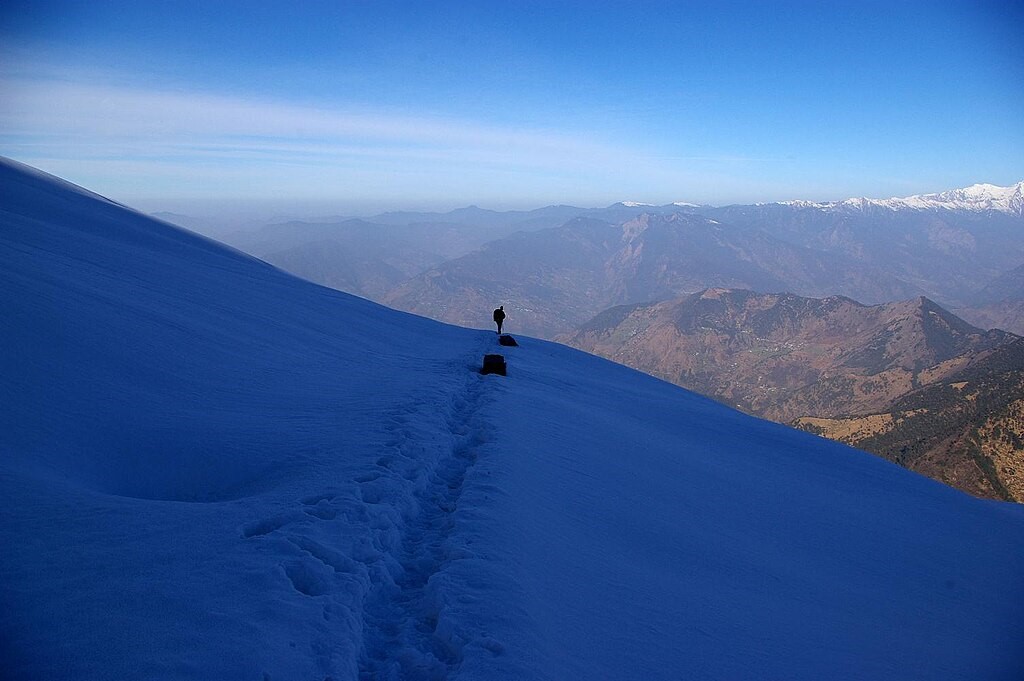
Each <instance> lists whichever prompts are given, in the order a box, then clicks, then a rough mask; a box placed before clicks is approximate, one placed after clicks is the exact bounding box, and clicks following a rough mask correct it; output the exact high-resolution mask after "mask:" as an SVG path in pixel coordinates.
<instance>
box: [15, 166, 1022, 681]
mask: <svg viewBox="0 0 1024 681" xmlns="http://www.w3.org/2000/svg"><path fill="white" fill-rule="evenodd" d="M0 265H2V266H0V309H2V310H3V317H4V323H3V325H2V326H0V399H2V405H0V407H2V409H0V546H2V547H3V550H2V551H0V606H2V607H0V660H3V675H4V678H12V679H35V678H48V679H51V678H74V679H76V680H82V679H114V678H134V679H172V678H173V679H182V678H196V679H274V680H280V679H317V680H320V679H327V678H330V679H333V680H334V681H338V680H340V679H455V678H458V679H551V680H560V679H571V678H580V679H645V680H646V679H680V678H685V679H782V678H785V679H822V678H831V679H915V678H916V679H978V678H985V679H1014V678H1019V673H1020V670H1021V669H1022V668H1024V666H1022V665H1024V654H1022V653H1024V645H1022V643H1024V638H1022V632H1024V626H1022V625H1024V607H1022V606H1024V580H1022V579H1021V578H1020V576H1021V575H1022V574H1024V513H1022V509H1020V508H1018V507H1015V506H1009V505H1003V504H998V503H994V502H985V501H981V500H977V499H974V498H971V497H968V496H966V495H964V494H961V493H959V492H956V491H954V490H952V489H949V488H946V487H944V486H942V485H939V484H937V483H933V482H931V481H929V480H927V479H925V478H922V477H919V476H917V475H915V474H913V473H910V472H907V471H905V470H903V469H900V468H898V467H896V466H893V465H890V464H888V463H885V462H884V461H881V460H879V459H876V458H873V457H871V456H869V455H867V454H862V453H859V452H856V451H854V450H851V449H848V448H845V447H843V446H841V445H838V444H834V443H831V442H828V441H825V440H821V439H818V438H815V437H813V436H810V435H806V434H803V433H799V432H796V431H793V430H790V429H787V428H784V427H782V426H778V425H774V424H771V423H768V422H765V421H759V420H756V419H752V418H750V417H747V416H744V415H742V414H740V413H738V412H735V411H732V410H730V409H727V408H725V407H723V406H721V405H719V404H716V403H713V402H711V401H709V400H706V399H703V398H700V397H698V396H695V395H693V394H691V393H688V392H686V391H683V390H681V389H678V388H675V387H672V386H670V385H668V384H666V383H662V382H660V381H658V380H656V379H653V378H650V377H647V376H644V375H642V374H639V373H636V372H633V371H631V370H629V369H626V368H624V367H621V366H618V365H615V364H612V363H610V362H606V361H603V360H600V359H597V358H594V357H591V356H588V355H585V354H582V353H580V352H577V351H574V350H570V349H568V348H566V347H563V346H559V345H556V344H552V343H546V342H541V341H537V340H533V339H529V338H522V337H521V338H519V341H520V347H518V348H501V350H502V351H504V353H505V355H506V357H507V359H508V362H509V375H508V376H507V377H499V376H481V375H480V374H478V373H477V372H476V371H475V368H476V367H477V366H478V364H479V362H480V359H481V356H482V355H483V354H484V353H486V352H494V351H497V350H498V349H499V346H497V344H496V341H495V336H494V334H493V332H490V331H478V330H471V329H461V328H455V327H451V326H446V325H443V324H440V323H437V322H433V321H429V320H426V319H423V318H419V317H415V316H411V315H407V314H403V313H399V312H395V311H391V310H388V309H385V308H383V307H380V306H378V305H375V304H373V303H370V302H368V301H365V300H362V299H358V298H354V297H352V296H348V295H345V294H343V293H339V292H336V291H331V290H328V289H324V288H320V287H318V286H315V285H313V284H310V283H307V282H304V281H301V280H298V279H295V278H293V277H291V276H289V275H286V274H284V273H282V272H280V271H278V270H276V269H274V268H272V267H270V266H268V265H266V264H264V263H262V262H260V261H258V260H255V259H252V258H250V257H248V256H245V255H242V254H240V253H238V252H236V251H233V250H230V249H227V248H224V247H222V246H220V245H217V244H215V243H213V242H210V241H206V240H203V239H202V238H200V237H197V236H195V235H193V234H191V233H188V232H186V231H184V230H179V229H177V228H174V227H171V226H169V225H167V224H165V223H161V222H158V221H155V220H153V219H150V218H147V217H145V216H143V215H141V214H138V213H136V212H133V211H131V210H128V209H126V208H124V207H121V206H119V205H116V204H114V203H111V202H109V201H107V200H105V199H103V198H101V197H97V196H95V195H93V194H90V193H88V192H86V191H84V190H81V189H78V188H75V187H73V186H70V185H68V184H66V183H62V182H60V181H58V180H56V179H54V178H51V177H49V176H45V175H43V174H41V173H38V172H36V171H32V170H31V169H28V168H26V167H25V166H21V165H20V164H16V163H14V162H11V161H2V162H0ZM487 312H488V310H482V311H481V319H482V320H483V319H484V318H485V317H486V313H487ZM509 322H510V325H511V326H512V330H513V331H514V323H515V320H513V319H510V320H509Z"/></svg>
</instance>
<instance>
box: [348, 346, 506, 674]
mask: <svg viewBox="0 0 1024 681" xmlns="http://www.w3.org/2000/svg"><path fill="white" fill-rule="evenodd" d="M474 359H475V358H474ZM452 370H453V371H460V370H461V371H465V367H452ZM466 376H467V379H466V385H465V387H464V388H463V390H462V391H461V394H458V395H454V396H452V400H451V402H450V403H449V404H448V406H449V409H448V410H447V411H446V412H445V413H443V414H436V413H434V414H424V413H422V411H423V405H424V402H422V401H416V402H413V403H412V404H410V405H407V407H408V408H407V409H404V410H401V411H400V412H399V413H397V414H394V415H392V417H391V419H392V420H393V422H394V424H395V427H394V430H393V432H394V433H395V439H394V441H392V442H391V443H389V445H390V446H391V447H393V449H394V452H393V454H391V455H388V456H384V457H382V458H381V459H380V460H378V462H377V465H378V466H380V467H381V469H382V471H381V472H380V473H379V474H378V473H374V474H371V475H370V476H368V479H366V480H365V481H364V486H376V485H378V484H380V482H381V481H382V480H384V479H387V478H388V477H390V476H399V477H401V478H403V479H406V480H408V479H409V478H410V477H411V478H412V479H413V480H414V481H415V482H417V483H419V484H417V485H416V487H415V488H414V489H413V490H412V495H413V501H412V503H411V504H402V505H400V507H402V506H404V507H407V508H409V509H410V510H411V517H404V518H402V519H401V521H402V524H401V525H400V526H399V527H397V528H394V529H396V530H398V532H397V535H398V540H397V541H396V542H394V544H393V545H391V546H389V547H388V548H389V549H390V554H391V556H392V557H393V558H394V559H395V561H394V562H397V565H398V568H399V570H398V572H397V574H391V573H387V574H385V575H384V578H383V579H382V580H380V581H379V582H377V583H375V584H374V585H373V588H372V590H371V592H370V593H369V594H368V595H367V598H366V605H365V608H364V613H365V614H364V619H363V621H364V627H365V628H364V633H363V651H362V654H361V655H360V674H359V676H360V679H363V680H365V681H375V680H376V679H381V680H383V679H391V678H406V679H444V678H447V677H448V674H449V672H451V671H452V670H454V669H456V668H457V667H458V664H459V662H461V659H462V645H461V644H460V642H459V641H457V640H452V639H450V638H449V639H445V638H443V637H442V636H440V635H439V632H438V619H439V616H440V614H441V613H440V609H441V607H442V604H443V603H444V602H446V601H447V600H449V599H450V598H453V597H454V598H457V597H458V594H452V593H444V592H445V590H446V585H445V584H444V582H443V580H442V579H440V578H439V577H438V576H439V575H440V573H441V572H442V571H443V569H444V567H445V565H446V564H447V563H448V562H449V561H451V560H454V559H458V558H459V557H461V556H463V553H464V552H465V551H467V550H468V547H466V546H464V545H460V544H459V543H458V542H456V541H453V534H454V533H455V532H456V524H457V519H456V511H457V509H458V505H459V499H460V497H461V496H462V492H463V488H464V486H465V484H466V475H467V472H468V471H469V469H470V467H471V466H472V465H473V464H474V463H475V462H476V459H477V457H478V456H479V455H480V450H481V448H482V446H483V445H484V443H485V442H486V432H487V431H488V429H489V428H490V426H489V425H488V423H487V422H486V421H485V420H484V419H483V417H482V416H481V414H480V412H481V407H482V406H483V403H484V399H485V397H484V396H485V389H486V387H487V383H488V382H493V381H494V380H495V379H494V378H493V377H492V378H488V377H485V376H481V375H479V374H478V373H476V372H466ZM438 417H441V418H443V421H444V422H443V423H442V424H441V425H440V428H437V427H435V426H430V427H428V428H427V429H426V432H428V433H429V432H437V431H440V432H448V433H450V434H451V441H450V442H448V443H442V445H441V446H442V450H441V451H440V452H439V455H438V456H437V457H433V456H428V457H424V449H425V448H426V447H429V446H430V444H429V443H425V442H424V438H423V437H422V436H420V435H418V434H417V424H418V423H421V422H422V421H423V420H426V419H430V418H434V419H436V418H438ZM425 458H426V459H427V460H431V461H433V462H434V465H433V467H432V469H431V470H426V471H419V470H417V469H418V468H419V467H420V466H421V465H422V462H423V460H424V459H425ZM362 494H363V499H364V500H365V501H367V502H368V503H370V504H380V503H382V502H386V503H390V500H388V499H386V498H382V496H381V494H380V492H379V491H378V490H377V489H376V488H375V487H370V489H369V491H368V492H367V491H366V488H365V487H364V490H363V492H362ZM391 530H392V528H391V527H387V528H386V529H385V530H383V531H382V534H384V535H386V536H394V533H390V534H389V532H390V531H391ZM392 564H394V563H392ZM431 580H433V583H432V581H431ZM447 588H448V590H450V588H451V587H450V586H448V587H447ZM399 674H400V676H399Z"/></svg>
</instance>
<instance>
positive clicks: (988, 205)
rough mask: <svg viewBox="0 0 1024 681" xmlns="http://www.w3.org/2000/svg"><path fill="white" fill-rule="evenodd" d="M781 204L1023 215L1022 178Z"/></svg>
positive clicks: (839, 209)
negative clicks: (902, 194)
mask: <svg viewBox="0 0 1024 681" xmlns="http://www.w3.org/2000/svg"><path fill="white" fill-rule="evenodd" d="M780 205H784V206H795V207H798V208H817V209H821V210H829V211H841V210H854V211H863V210H866V209H868V208H887V209H889V210H966V211H990V210H991V211H998V212H1001V213H1010V214H1012V215H1024V181H1021V182H1018V183H1017V184H1015V185H1011V186H1009V187H999V186H997V185H994V184H974V185H971V186H970V187H964V188H962V189H951V190H949V191H945V192H938V193H935V194H916V195H914V196H907V197H904V198H891V199H868V198H853V199H846V200H844V201H829V202H825V203H815V202H813V201H803V200H796V201H781V202H780Z"/></svg>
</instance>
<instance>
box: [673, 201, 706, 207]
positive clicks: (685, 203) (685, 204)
mask: <svg viewBox="0 0 1024 681" xmlns="http://www.w3.org/2000/svg"><path fill="white" fill-rule="evenodd" d="M672 205H673V206H679V207H680V208H700V205H699V204H696V203H690V202H688V201H674V202H673V203H672Z"/></svg>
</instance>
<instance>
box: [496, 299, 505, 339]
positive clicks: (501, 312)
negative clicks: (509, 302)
mask: <svg viewBox="0 0 1024 681" xmlns="http://www.w3.org/2000/svg"><path fill="white" fill-rule="evenodd" d="M503 321H505V306H504V305H499V306H498V309H497V310H495V311H494V323H495V324H497V325H498V335H499V336H500V335H501V323H502V322H503Z"/></svg>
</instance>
